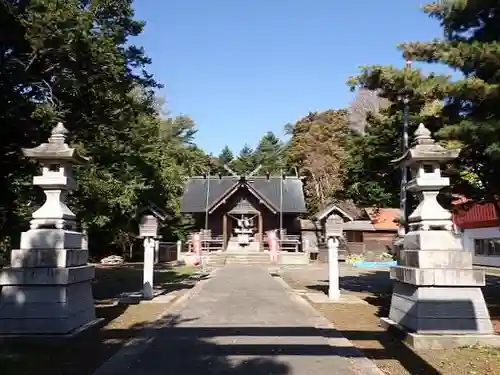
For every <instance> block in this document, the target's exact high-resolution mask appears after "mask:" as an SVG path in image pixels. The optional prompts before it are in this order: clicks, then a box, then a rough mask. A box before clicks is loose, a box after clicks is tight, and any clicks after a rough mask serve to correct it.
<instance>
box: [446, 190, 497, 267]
mask: <svg viewBox="0 0 500 375" xmlns="http://www.w3.org/2000/svg"><path fill="white" fill-rule="evenodd" d="M498 204H500V201H499V202H498ZM453 207H454V208H453V223H454V224H455V226H456V227H457V228H458V229H459V231H460V232H461V235H462V243H463V246H464V249H465V250H467V251H470V252H471V253H472V260H473V263H474V264H476V265H482V266H492V267H500V220H499V218H498V217H499V215H498V214H497V211H498V210H497V209H496V207H495V203H492V202H478V203H474V202H472V201H471V200H469V199H467V198H465V197H462V196H460V197H457V199H455V200H454V201H453Z"/></svg>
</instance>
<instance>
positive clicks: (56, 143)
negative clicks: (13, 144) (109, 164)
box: [22, 122, 90, 164]
mask: <svg viewBox="0 0 500 375" xmlns="http://www.w3.org/2000/svg"><path fill="white" fill-rule="evenodd" d="M66 134H68V130H67V129H66V128H65V127H64V125H63V124H62V122H59V123H57V125H56V126H55V127H54V128H53V129H52V132H51V136H50V137H49V139H48V142H47V143H42V144H41V145H39V146H37V147H33V148H23V149H22V150H23V154H24V156H26V157H28V158H32V159H35V160H39V161H54V162H57V161H60V162H64V161H66V162H69V163H71V164H86V163H88V162H89V160H90V158H88V157H84V156H82V155H80V154H79V152H78V151H77V150H76V149H74V148H71V147H69V145H68V144H67V143H66Z"/></svg>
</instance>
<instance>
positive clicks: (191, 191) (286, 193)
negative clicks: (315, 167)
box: [181, 175, 306, 251]
mask: <svg viewBox="0 0 500 375" xmlns="http://www.w3.org/2000/svg"><path fill="white" fill-rule="evenodd" d="M181 212H182V213H184V214H191V215H192V216H193V218H194V220H195V230H197V231H203V232H205V233H209V236H210V237H211V238H220V239H221V240H222V244H223V245H222V247H223V250H229V251H230V250H246V251H262V250H263V249H264V246H265V241H266V235H265V234H266V233H267V232H268V231H270V230H277V232H278V235H279V233H281V236H282V238H283V237H285V236H294V237H295V236H296V237H299V236H300V222H299V220H298V216H299V215H300V214H301V213H304V212H306V207H305V201H304V193H303V184H302V181H301V179H300V178H299V177H297V176H285V175H282V176H271V175H266V176H237V175H233V176H211V175H206V176H197V177H191V178H190V179H189V180H188V181H187V182H186V185H185V188H184V195H183V198H182V202H181Z"/></svg>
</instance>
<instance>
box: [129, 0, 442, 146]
mask: <svg viewBox="0 0 500 375" xmlns="http://www.w3.org/2000/svg"><path fill="white" fill-rule="evenodd" d="M428 2H430V1H428ZM424 3H425V1H420V0H382V1H374V0H357V1H356V0H351V1H334V0H156V1H152V0H135V2H134V7H135V10H136V18H138V19H142V20H144V21H146V23H147V24H146V28H145V31H144V33H143V34H142V35H141V36H140V37H138V38H135V39H134V40H131V42H132V43H136V44H138V45H142V46H144V48H145V49H146V52H147V54H148V55H149V56H150V57H151V58H152V60H153V63H152V65H151V66H150V67H149V71H150V72H151V73H153V74H154V75H155V76H156V78H157V79H158V80H159V81H160V82H161V83H163V84H164V85H165V88H164V89H163V90H162V91H161V93H160V95H161V96H163V97H165V99H166V101H167V104H166V109H167V110H168V111H170V112H171V114H172V115H177V114H186V115H189V116H191V117H192V118H193V120H194V121H195V122H196V124H197V126H198V129H199V132H198V134H197V138H196V142H197V143H198V144H199V145H200V146H201V147H202V148H204V149H205V150H206V151H208V152H213V153H214V154H218V152H219V151H220V149H222V147H223V146H224V145H226V144H227V145H229V147H231V148H232V149H233V151H235V152H237V151H238V150H239V149H240V148H241V147H242V146H243V145H244V144H245V143H248V144H250V145H251V146H252V147H253V146H255V145H256V144H257V142H258V140H259V138H260V137H261V136H262V135H263V134H264V133H265V132H267V131H270V130H271V131H274V132H275V133H277V134H278V135H282V134H283V126H284V125H285V124H286V123H288V122H294V121H296V120H298V119H299V118H301V117H303V116H304V115H306V114H307V113H308V112H309V111H316V110H326V109H329V108H344V107H346V106H347V105H348V104H349V103H350V101H351V100H352V98H353V94H352V93H351V92H350V91H349V89H348V87H347V86H346V84H345V82H346V80H347V79H348V77H349V76H351V75H354V74H356V73H357V72H358V67H359V66H360V65H368V64H392V65H396V66H402V65H403V64H404V60H403V59H402V58H401V53H400V52H399V51H398V50H397V49H396V45H397V44H398V43H400V42H404V41H413V40H421V41H425V40H430V39H433V38H435V37H440V36H441V29H440V27H439V24H438V22H437V21H435V20H433V19H429V18H428V17H427V16H426V15H425V14H424V13H423V12H421V10H420V7H421V5H422V4H424ZM426 70H435V71H440V72H443V71H444V70H443V68H439V67H436V66H430V67H429V68H426Z"/></svg>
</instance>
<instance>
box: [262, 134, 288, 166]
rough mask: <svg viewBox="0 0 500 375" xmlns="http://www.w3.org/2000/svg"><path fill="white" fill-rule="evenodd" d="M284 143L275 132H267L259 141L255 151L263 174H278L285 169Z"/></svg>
mask: <svg viewBox="0 0 500 375" xmlns="http://www.w3.org/2000/svg"><path fill="white" fill-rule="evenodd" d="M284 150H285V148H284V144H283V142H282V141H281V140H280V139H279V138H278V137H277V136H276V134H274V133H273V132H271V131H269V132H267V133H266V134H265V135H264V136H263V137H262V138H261V139H260V141H259V144H258V145H257V148H256V150H255V158H256V164H257V165H261V166H262V169H261V172H262V173H264V172H267V173H270V174H277V173H279V172H280V170H282V169H284V168H285V166H286V165H285V153H284Z"/></svg>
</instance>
